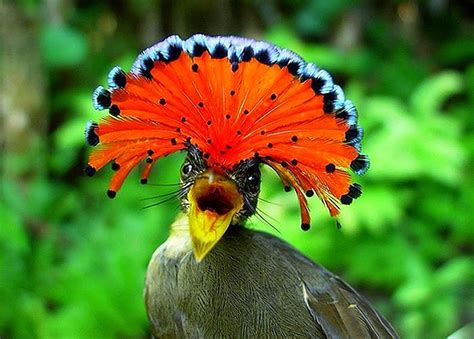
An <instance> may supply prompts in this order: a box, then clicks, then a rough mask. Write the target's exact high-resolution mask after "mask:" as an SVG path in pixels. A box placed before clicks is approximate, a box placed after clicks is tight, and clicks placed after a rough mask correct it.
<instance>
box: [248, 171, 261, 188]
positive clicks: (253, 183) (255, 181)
mask: <svg viewBox="0 0 474 339" xmlns="http://www.w3.org/2000/svg"><path fill="white" fill-rule="evenodd" d="M259 184H260V177H259V176H258V175H256V174H251V175H249V176H248V177H247V185H249V186H250V187H258V185H259Z"/></svg>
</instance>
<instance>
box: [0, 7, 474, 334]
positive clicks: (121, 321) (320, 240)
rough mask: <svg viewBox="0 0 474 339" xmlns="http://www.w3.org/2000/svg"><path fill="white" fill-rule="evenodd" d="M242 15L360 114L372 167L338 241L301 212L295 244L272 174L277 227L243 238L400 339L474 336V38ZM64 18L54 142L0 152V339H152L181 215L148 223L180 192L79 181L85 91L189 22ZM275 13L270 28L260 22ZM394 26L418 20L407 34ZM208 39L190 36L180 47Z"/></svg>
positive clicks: (46, 35)
mask: <svg viewBox="0 0 474 339" xmlns="http://www.w3.org/2000/svg"><path fill="white" fill-rule="evenodd" d="M244 3H245V6H244V5H243V4H242V6H243V9H242V10H243V11H245V10H247V11H248V10H249V9H250V10H251V11H254V12H256V13H258V16H259V18H260V19H261V22H260V21H259V22H260V25H261V26H262V27H264V29H263V31H262V35H263V36H264V38H265V39H268V40H270V41H272V42H274V43H276V44H278V45H280V46H284V47H286V48H290V49H293V50H295V51H296V52H298V53H300V54H301V55H302V56H303V57H304V58H305V59H306V60H308V61H311V62H315V63H316V64H317V65H318V66H320V67H322V68H325V69H327V70H328V71H330V72H331V73H332V74H334V77H335V80H336V81H337V82H338V83H341V84H343V87H344V89H345V93H346V97H347V98H350V99H351V100H352V101H353V102H354V103H355V104H356V107H357V108H358V111H359V112H360V122H361V125H362V126H363V127H364V129H365V132H366V136H365V139H364V142H363V152H364V153H366V154H368V155H369V156H370V158H371V168H370V170H369V171H368V173H367V174H366V175H364V176H363V177H361V178H356V179H357V181H358V182H360V183H361V184H362V186H363V191H364V193H363V196H362V197H361V198H360V199H358V200H357V201H355V202H354V203H353V204H352V205H351V206H350V207H347V208H346V207H344V208H343V211H342V214H341V217H340V218H339V221H340V223H341V224H342V229H341V230H338V229H337V228H336V225H335V221H334V220H331V219H330V218H329V216H328V213H327V211H325V209H324V207H323V206H322V204H320V203H319V202H318V201H317V200H312V201H310V205H311V208H312V217H313V225H312V228H311V230H310V231H309V232H302V231H301V230H300V228H299V208H298V205H297V201H296V197H295V195H294V194H295V193H294V192H291V193H285V192H283V190H282V187H281V184H280V183H279V180H278V177H277V176H276V175H275V174H274V173H273V172H272V171H271V170H269V169H264V171H263V177H264V186H263V189H262V198H263V199H265V200H262V201H261V202H260V205H259V208H260V209H261V210H262V216H263V217H264V218H265V219H266V220H267V222H268V223H270V224H271V226H273V227H274V228H272V227H271V226H269V225H268V223H266V222H265V221H263V220H261V219H259V218H257V217H253V218H252V219H251V220H250V222H249V227H253V228H258V229H263V230H265V231H268V232H274V233H276V234H278V235H279V236H281V237H283V238H284V239H286V240H288V241H289V242H290V243H292V244H293V245H294V246H296V247H297V248H299V249H301V250H302V251H303V252H304V253H306V254H307V255H308V256H310V257H311V258H313V259H314V260H316V261H317V262H319V263H321V264H323V265H324V266H326V267H327V268H328V269H330V270H331V271H334V272H336V273H338V274H339V275H341V276H342V277H343V278H344V279H345V280H346V281H348V282H349V283H350V284H351V285H353V286H354V287H356V288H357V289H358V290H360V291H361V292H362V293H363V294H364V295H366V296H367V297H368V298H369V299H370V300H372V301H373V302H374V303H375V304H376V305H377V307H378V308H379V309H380V310H381V311H382V313H384V314H385V315H386V316H387V318H388V319H390V320H391V321H392V322H393V323H394V325H395V327H396V328H397V329H398V331H399V332H400V334H401V335H402V337H407V338H420V337H429V338H431V337H433V338H434V337H446V336H447V335H449V334H451V333H453V332H455V331H456V330H457V329H460V328H462V327H463V326H464V325H466V324H467V323H468V322H469V320H471V321H472V319H469V317H470V316H471V317H472V305H473V304H474V300H473V299H474V298H473V291H474V276H473V275H474V273H473V272H474V259H473V246H472V245H473V243H474V227H472V210H471V209H472V206H474V182H473V181H474V180H473V176H472V173H473V171H474V166H473V165H474V163H473V159H474V157H473V155H474V135H473V133H472V130H473V128H474V119H473V117H472V116H473V115H472V112H473V111H474V63H473V62H472V60H473V58H472V56H473V48H472V41H473V37H472V34H469V32H473V31H474V29H473V27H472V23H470V21H469V20H468V18H466V17H464V14H463V10H464V8H463V5H462V3H463V2H460V3H461V4H459V5H458V6H457V7H456V6H454V7H447V8H444V9H443V11H442V13H443V15H440V14H439V12H436V11H435V9H433V8H431V7H429V6H428V5H416V6H419V7H417V9H416V11H415V12H413V7H410V6H415V5H413V2H401V1H388V2H386V4H385V5H383V6H382V5H380V6H379V7H371V6H369V5H368V3H366V2H363V1H357V2H351V1H346V0H338V1H333V2H321V1H310V2H309V3H307V2H306V1H296V2H295V1H284V0H280V1H275V2H271V3H272V4H273V5H268V6H270V7H268V6H267V7H265V6H263V5H261V4H260V5H255V6H254V7H252V6H253V4H252V2H244ZM153 4H155V3H153ZM209 4H213V2H212V1H211V2H209V3H207V2H205V3H203V4H202V6H203V9H200V10H202V11H204V9H206V10H207V9H209V8H210V7H212V6H210V5H209ZM239 5H240V3H239ZM43 6H44V7H43ZM73 6H74V5H72V4H69V5H64V8H62V7H61V8H56V10H57V11H58V12H60V14H58V13H56V14H57V15H59V16H61V20H39V19H37V20H38V21H37V26H38V31H37V37H38V41H39V42H40V44H39V45H40V51H41V55H42V61H43V67H44V69H43V71H44V72H45V74H46V75H47V79H48V83H47V85H48V88H49V92H50V94H49V96H48V97H47V98H45V101H46V102H45V104H46V107H48V108H49V110H46V111H45V112H44V116H42V118H43V119H44V120H45V121H48V122H49V125H48V131H47V134H45V135H44V138H43V139H41V140H39V142H38V147H37V148H35V149H31V150H27V151H24V152H21V153H20V152H19V153H8V154H7V156H8V157H9V159H11V161H10V162H9V163H10V164H14V166H13V165H12V168H5V171H4V173H5V175H4V176H3V177H2V178H1V179H0V184H1V188H2V191H1V193H2V194H1V195H0V224H1V226H0V300H1V303H0V337H2V338H4V337H5V338H10V337H11V338H31V337H38V338H91V337H100V338H116V337H125V338H138V337H141V338H145V337H148V330H147V319H146V315H145V310H144V306H143V296H142V286H143V279H144V275H145V271H146V265H147V262H148V260H149V258H150V257H151V255H152V253H153V251H154V250H155V248H156V247H157V246H158V245H159V244H160V243H162V242H163V241H164V239H166V237H167V232H168V225H169V224H170V223H171V222H172V220H173V218H174V216H175V214H176V212H177V211H178V209H177V208H175V207H177V204H176V203H171V204H167V205H162V206H159V207H154V208H149V209H143V207H145V206H147V205H150V204H153V203H155V202H157V201H159V199H158V198H156V196H157V195H159V194H162V193H165V192H169V191H171V190H173V188H172V187H162V186H151V185H147V186H141V185H139V183H138V174H137V173H132V174H131V177H130V178H129V179H128V181H127V182H126V183H125V185H124V188H123V189H122V190H121V191H120V193H119V195H118V196H117V198H116V199H115V200H113V201H110V200H109V199H107V198H106V196H105V190H106V187H107V183H108V179H109V176H110V172H108V171H107V170H104V171H102V172H101V173H98V174H96V176H94V178H93V179H90V178H86V177H84V175H83V174H82V170H81V168H82V167H83V166H84V164H85V159H86V157H87V153H88V151H87V150H86V148H85V147H84V140H83V126H84V124H85V122H86V121H87V120H92V119H97V115H96V114H97V113H96V112H93V109H92V106H91V92H92V90H93V89H94V86H96V85H97V84H104V83H105V82H106V76H107V72H108V70H110V69H111V68H112V67H113V66H115V64H118V65H121V66H122V67H123V68H124V69H129V67H130V65H131V63H132V61H133V58H134V55H135V54H136V53H138V52H139V50H140V49H141V48H143V47H144V46H145V45H147V44H149V43H150V42H151V41H148V40H147V38H142V36H143V35H145V36H147V34H148V35H149V34H150V33H149V32H150V31H151V32H154V31H153V29H154V27H155V26H153V25H155V24H156V22H161V21H163V22H164V23H163V27H161V29H162V30H163V31H164V32H168V31H169V33H176V32H175V30H178V33H182V32H183V31H186V29H185V28H183V27H185V26H184V25H183V23H182V21H180V20H179V19H180V18H181V19H182V18H183V17H182V16H180V15H183V14H179V13H181V12H182V11H183V9H184V10H185V9H186V6H185V5H179V6H181V7H179V6H178V5H176V6H177V7H172V8H168V11H165V10H164V9H163V10H162V11H157V13H153V12H152V9H153V8H155V7H153V6H154V5H151V4H148V3H147V4H146V5H145V2H143V1H129V2H124V3H123V4H122V5H121V6H123V8H119V7H117V5H116V4H115V2H103V3H101V4H91V5H85V4H81V6H79V5H78V7H73ZM189 6H190V10H191V9H192V8H194V7H191V5H189ZM206 6H210V7H209V8H208V7H206ZM271 6H274V7H271ZM160 8H161V7H160ZM178 9H179V11H178ZM18 10H19V11H20V12H21V13H23V15H24V16H25V17H27V18H29V19H31V20H33V18H37V17H38V15H37V14H38V13H41V12H42V11H46V10H48V11H51V10H52V9H51V8H49V7H48V6H46V5H42V4H41V2H38V1H21V2H20V5H19V9H18ZM61 11H62V12H61ZM180 11H181V12H180ZM407 11H408V12H407ZM410 11H412V12H410ZM392 12H393V13H396V14H394V16H391V15H388V14H387V13H392ZM168 13H174V14H172V18H171V19H168ZM176 13H178V14H176ZM193 13H194V12H192V13H191V14H193ZM268 13H274V14H275V13H277V14H279V15H275V16H274V17H275V18H277V19H275V18H273V17H272V18H271V20H270V19H268ZM364 13H365V14H364ZM404 13H405V14H406V13H411V14H410V15H412V16H413V15H415V16H414V18H415V19H414V20H415V21H414V22H412V23H411V24H412V26H410V25H408V24H407V23H406V22H404V21H403V20H402V19H401V18H404V16H403V15H404ZM413 13H415V14H413ZM153 15H155V16H153ZM241 16H242V17H243V18H244V19H242V20H243V21H242V22H241V23H239V24H238V25H236V27H237V28H238V29H235V28H233V29H229V31H231V32H233V33H240V34H243V35H246V34H249V31H250V32H252V31H253V28H250V29H248V28H247V27H249V26H250V27H257V26H255V23H254V22H253V21H252V20H257V19H255V18H253V19H252V18H247V16H244V15H241ZM188 17H190V16H189V15H188V16H186V18H188ZM237 17H239V16H238V15H237ZM157 18H158V19H159V20H157ZM354 18H357V20H355V21H354V20H353V19H354ZM409 18H410V17H409ZM160 20H161V21H160ZM167 20H171V21H173V22H172V23H170V22H168V21H167ZM216 20H217V19H216ZM246 20H248V21H246ZM351 20H353V21H351ZM175 21H176V22H178V23H176V25H175V23H174V22H175ZM179 22H181V23H179ZM209 22H210V23H211V24H215V25H218V24H222V23H219V22H217V21H213V19H212V18H211V19H209ZM347 22H352V24H351V25H352V26H350V27H349V28H351V29H352V31H354V32H358V36H359V37H358V38H357V34H356V35H355V36H356V38H354V39H355V40H354V41H352V42H350V43H342V44H341V43H338V41H339V42H340V41H341V39H340V38H341V37H343V38H345V37H346V36H351V35H350V34H348V31H347V30H346V31H345V30H344V29H343V28H341V27H343V26H344V24H345V23H347ZM252 23H253V24H254V26H252ZM205 25H206V23H203V22H201V21H200V20H196V21H195V22H190V23H189V26H190V27H189V28H188V30H189V29H190V30H192V31H201V30H205V29H206V27H208V26H205ZM413 25H415V26H416V27H417V29H413V27H414V26H413ZM150 27H151V28H150ZM448 27H449V28H450V29H447V28H448ZM346 28H347V27H346ZM410 29H412V30H410ZM224 31H225V32H227V31H226V30H224ZM341 31H342V32H346V33H344V34H341V33H340V32H341ZM352 31H351V32H352ZM447 31H448V32H447ZM147 32H148V33H147ZM209 33H213V34H217V33H220V32H219V30H218V29H217V28H216V29H215V30H214V31H213V32H209ZM152 36H153V37H152V38H153V39H154V40H159V39H161V38H162V35H158V34H155V33H153V34H152ZM344 41H345V40H344ZM30 125H31V128H32V129H34V128H35V127H36V125H39V124H38V122H37V121H32V122H31V124H30ZM17 142H18V141H17ZM38 150H42V151H43V152H44V158H43V157H38V154H37V152H38ZM182 157H183V155H182V154H181V155H173V156H170V157H167V158H165V159H162V160H160V163H159V166H157V168H156V170H155V172H154V173H153V175H152V178H151V180H150V181H151V183H176V182H177V181H178V168H179V165H180V163H181V161H182ZM42 161H44V164H42V166H36V165H37V164H39V163H41V162H42ZM32 164H34V165H35V166H33V165H32ZM33 168H39V170H37V171H33ZM150 197H155V198H153V199H150V200H143V199H144V198H150ZM275 228H276V229H275ZM471 329H472V326H471ZM463 331H464V332H466V331H469V327H467V330H465V329H463V330H461V331H460V332H459V333H461V332H463Z"/></svg>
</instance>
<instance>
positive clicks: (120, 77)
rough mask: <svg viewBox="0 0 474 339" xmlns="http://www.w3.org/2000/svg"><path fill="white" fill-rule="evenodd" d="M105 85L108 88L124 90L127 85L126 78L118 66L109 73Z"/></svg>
mask: <svg viewBox="0 0 474 339" xmlns="http://www.w3.org/2000/svg"><path fill="white" fill-rule="evenodd" d="M107 83H108V85H109V88H111V89H117V88H124V87H125V85H126V84H127V77H126V74H125V72H124V71H123V70H122V69H121V68H120V67H118V66H115V67H114V68H112V70H111V71H110V72H109V76H108V77H107Z"/></svg>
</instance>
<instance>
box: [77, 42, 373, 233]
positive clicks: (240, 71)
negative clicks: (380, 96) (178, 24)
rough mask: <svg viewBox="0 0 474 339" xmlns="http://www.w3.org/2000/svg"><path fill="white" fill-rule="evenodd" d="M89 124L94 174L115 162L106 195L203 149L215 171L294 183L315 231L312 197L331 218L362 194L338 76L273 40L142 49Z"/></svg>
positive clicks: (353, 121)
mask: <svg viewBox="0 0 474 339" xmlns="http://www.w3.org/2000/svg"><path fill="white" fill-rule="evenodd" d="M108 87H109V88H108V89H105V88H103V87H98V88H97V89H96V91H95V92H94V95H93V103H94V107H95V108H96V109H98V110H106V109H107V110H108V111H109V116H107V117H105V118H103V119H101V120H100V122H99V123H93V122H91V123H89V124H88V125H87V127H86V140H87V142H88V143H89V144H90V145H92V146H97V148H96V149H95V150H94V151H93V152H92V153H91V155H90V159H89V163H88V166H87V168H86V173H87V174H88V175H93V174H94V173H95V171H97V170H99V169H100V168H102V167H103V166H105V165H106V164H107V163H109V162H112V169H113V170H114V171H115V174H114V175H113V177H112V179H111V181H110V185H109V191H108V195H109V197H114V196H115V194H116V192H117V191H118V190H119V189H120V187H121V186H122V183H123V182H124V180H125V178H126V177H127V175H128V174H129V173H130V171H131V170H132V169H133V168H134V167H136V166H137V165H138V164H140V163H143V164H144V166H143V172H142V175H141V182H142V183H146V182H147V179H148V175H149V174H150V171H151V168H152V166H153V165H154V163H155V162H156V161H157V160H158V159H159V158H161V157H163V156H166V155H168V154H171V153H174V152H176V151H179V150H184V149H187V148H188V147H189V145H190V144H192V145H195V146H196V147H197V148H198V149H199V150H200V151H201V152H202V153H203V156H204V158H205V159H206V161H207V163H208V164H209V165H210V166H220V167H223V168H227V169H231V168H233V167H234V166H235V165H237V164H238V163H239V162H240V161H242V160H246V159H250V158H256V159H258V160H259V161H261V162H262V163H265V164H267V165H269V166H270V167H272V168H273V169H274V170H275V171H276V172H277V173H278V175H279V176H280V178H281V180H282V182H283V184H284V187H285V190H289V189H290V187H293V188H294V189H295V191H296V194H297V196H298V200H299V202H300V206H301V217H302V227H303V229H304V228H307V227H309V211H308V204H307V201H306V197H311V196H312V195H314V194H316V195H317V196H318V197H319V198H320V199H321V201H322V202H323V203H324V205H325V206H326V207H327V208H328V209H329V211H330V213H331V215H332V216H336V215H337V214H338V213H339V205H340V204H341V203H342V204H350V203H351V202H352V200H353V199H355V198H358V197H359V196H360V194H361V190H360V185H358V184H354V183H352V181H351V176H350V174H349V173H348V171H349V170H350V169H351V170H352V171H353V172H355V173H356V174H363V173H365V172H366V170H367V169H368V167H369V161H368V158H367V157H366V156H365V155H361V154H360V141H361V138H362V129H361V128H360V127H359V126H358V125H357V111H356V109H355V107H354V105H353V104H352V103H351V101H349V100H345V98H344V93H343V91H342V90H341V88H340V87H339V86H338V85H335V84H334V83H333V80H332V78H331V76H330V75H329V74H328V73H327V72H326V71H324V70H321V69H319V68H318V67H317V66H315V65H314V64H311V63H305V62H304V61H303V60H302V59H301V58H300V57H299V56H298V55H296V54H295V53H293V52H291V51H289V50H287V49H280V48H278V47H276V46H274V45H272V44H269V43H266V42H261V41H255V40H251V39H244V38H238V37H210V36H205V35H201V34H197V35H194V36H192V37H190V38H189V39H187V40H185V41H183V40H181V39H180V38H179V37H178V36H170V37H169V38H167V39H165V40H163V41H161V42H159V43H157V44H156V45H154V46H152V47H150V48H148V49H146V50H145V51H144V52H142V53H141V54H140V55H139V56H138V58H137V60H136V61H135V63H134V64H133V67H132V70H131V71H130V72H124V71H123V70H121V69H120V68H119V67H115V68H114V69H112V71H111V72H110V74H109V78H108Z"/></svg>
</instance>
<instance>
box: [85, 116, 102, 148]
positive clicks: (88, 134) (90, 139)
mask: <svg viewBox="0 0 474 339" xmlns="http://www.w3.org/2000/svg"><path fill="white" fill-rule="evenodd" d="M96 128H97V123H96V122H93V121H88V122H87V124H86V128H85V129H84V136H85V138H86V143H87V144H88V145H89V146H97V144H98V143H99V136H98V135H97V134H96V133H95V129H96Z"/></svg>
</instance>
